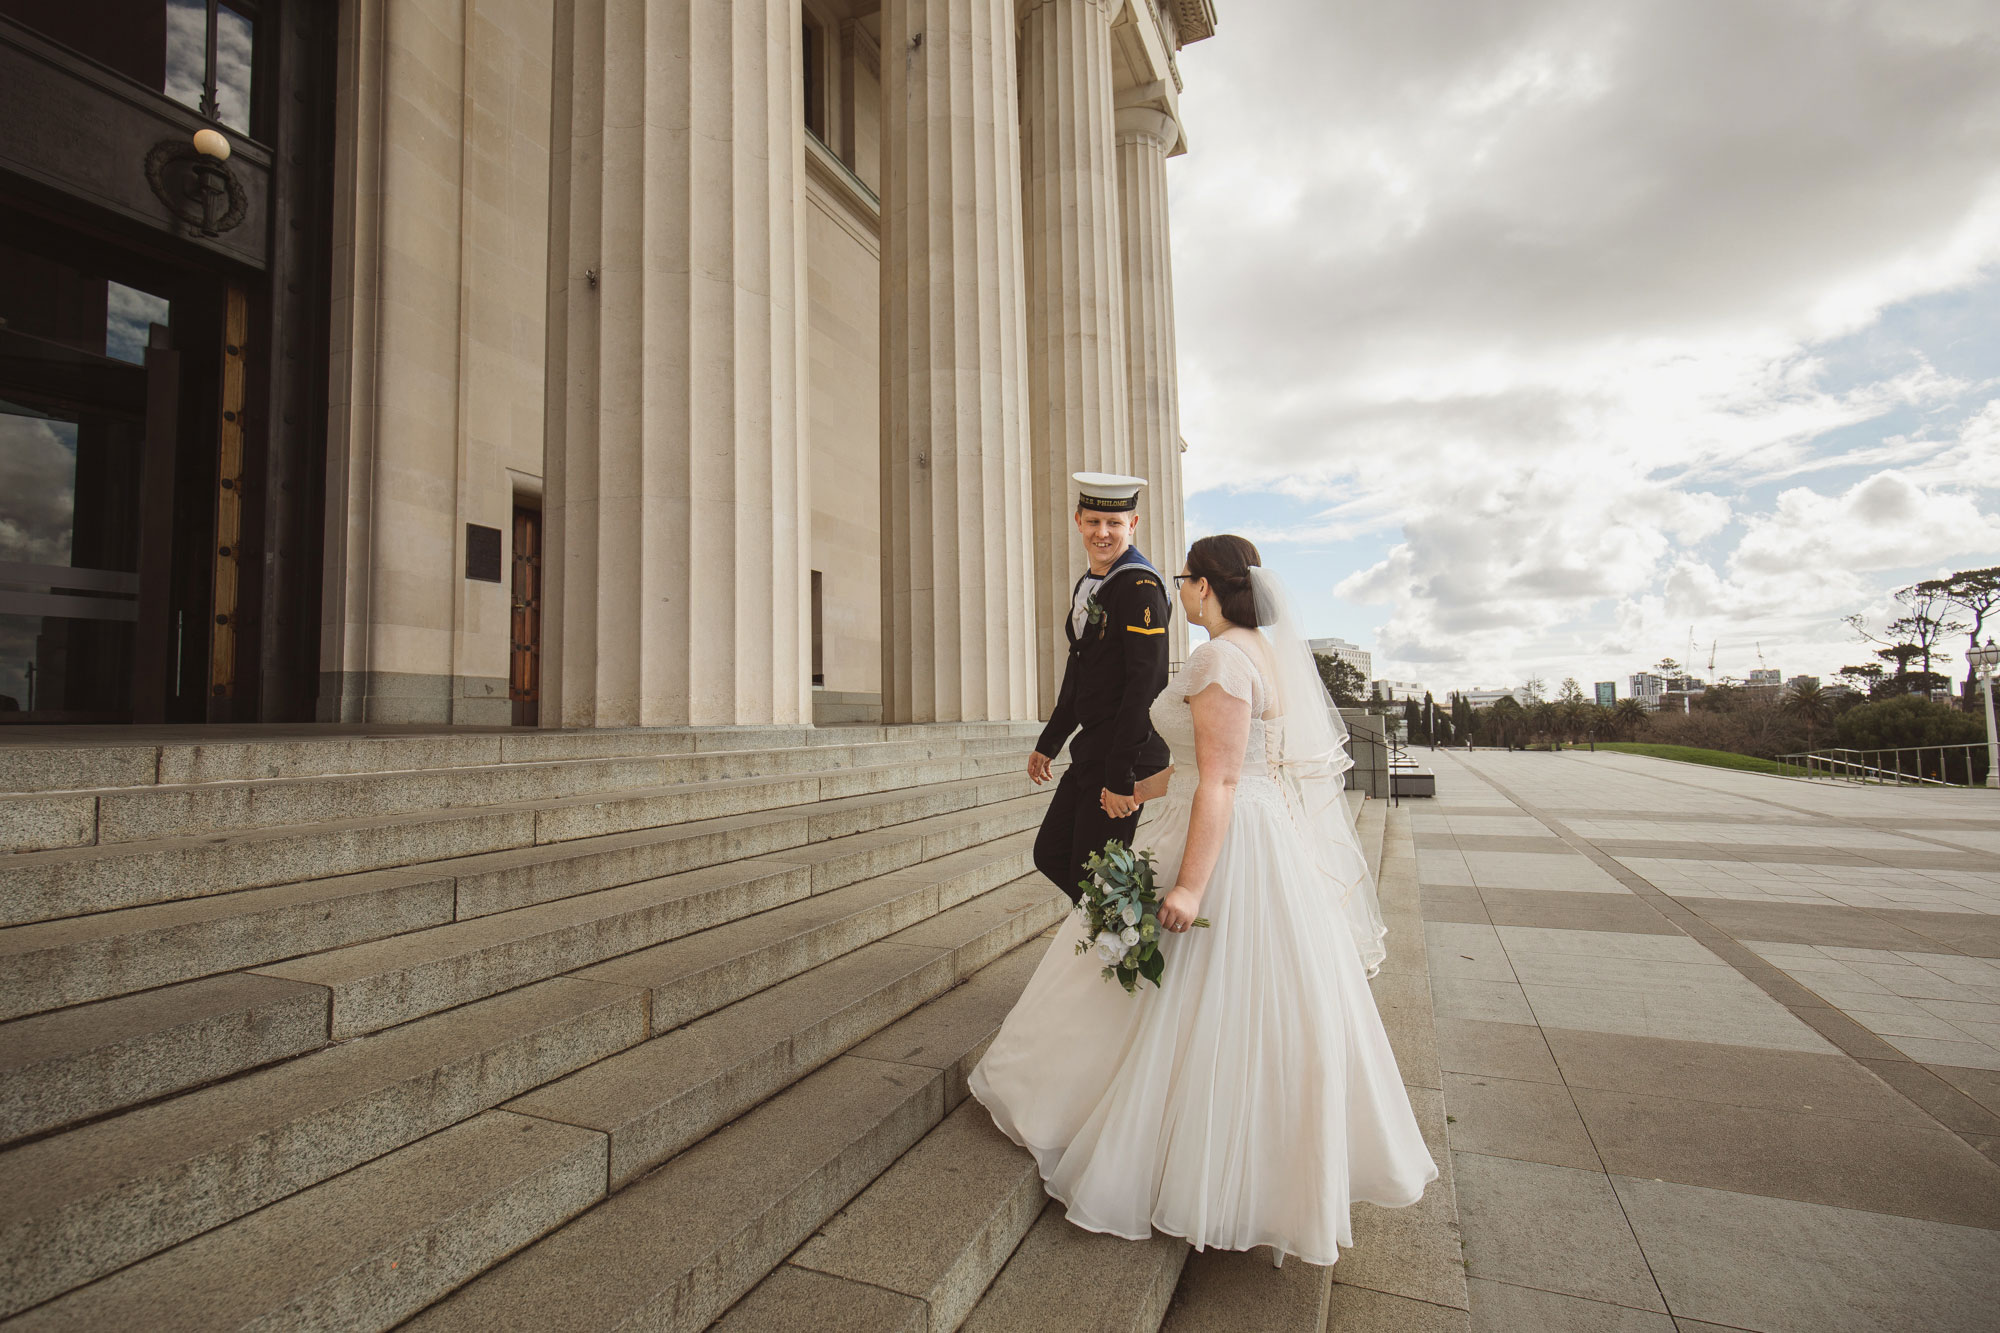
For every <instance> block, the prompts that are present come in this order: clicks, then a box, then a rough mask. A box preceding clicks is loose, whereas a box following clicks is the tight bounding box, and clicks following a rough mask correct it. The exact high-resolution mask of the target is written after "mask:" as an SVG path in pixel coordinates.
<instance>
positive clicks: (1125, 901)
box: [1076, 838, 1208, 991]
mask: <svg viewBox="0 0 2000 1333" xmlns="http://www.w3.org/2000/svg"><path fill="white" fill-rule="evenodd" d="M1084 869H1085V870H1087V871H1089V872H1090V875H1089V877H1088V878H1087V879H1082V880H1079V881H1077V884H1078V887H1079V888H1081V889H1082V890H1083V896H1082V897H1081V898H1079V899H1078V900H1077V904H1076V910H1077V911H1078V912H1080V913H1081V914H1082V915H1083V918H1084V924H1085V925H1087V926H1088V927H1089V928H1090V938H1089V939H1086V940H1079V941H1078V942H1077V946H1076V951H1077V952H1078V953H1086V952H1094V953H1096V955H1097V957H1098V960H1099V961H1100V962H1102V963H1103V964H1104V979H1105V980H1106V981H1116V982H1117V983H1118V984H1119V985H1121V986H1123V987H1124V988H1125V989H1126V990H1127V991H1137V990H1138V989H1139V979H1140V978H1141V977H1144V978H1145V979H1146V980H1147V981H1150V982H1152V983H1153V985H1154V986H1156V987H1157V986H1158V985H1159V984H1160V977H1161V975H1162V974H1163V973H1165V972H1166V970H1167V960H1166V958H1165V957H1163V956H1162V955H1161V953H1160V891H1159V889H1158V888H1156V887H1155V886H1154V884H1153V858H1152V855H1151V854H1150V853H1148V852H1134V851H1133V850H1132V849H1131V848H1130V847H1127V846H1126V845H1125V844H1124V843H1122V842H1120V841H1118V839H1116V838H1113V839H1112V840H1111V841H1110V842H1107V843H1105V844H1104V850H1103V851H1102V852H1101V853H1098V854H1096V855H1093V856H1092V857H1091V858H1090V859H1089V860H1088V861H1086V862H1085V863H1084ZM1194 924H1195V925H1197V926H1201V927H1203V928H1206V927H1207V926H1208V918H1207V917H1196V918H1195V920H1194Z"/></svg>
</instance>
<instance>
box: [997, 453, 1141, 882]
mask: <svg viewBox="0 0 2000 1333" xmlns="http://www.w3.org/2000/svg"><path fill="white" fill-rule="evenodd" d="M1075 480H1076V484H1077V492H1078V494H1077V500H1076V530H1077V532H1078V533H1080V534H1082V537H1083V550H1084V554H1085V556H1087V557H1088V558H1089V560H1090V569H1089V571H1088V572H1087V573H1085V574H1084V576H1083V577H1082V578H1080V579H1078V580H1077V582H1076V588H1075V589H1074V591H1073V592H1072V594H1071V603H1070V615H1069V619H1068V622H1067V623H1066V624H1065V626H1064V629H1065V630H1066V632H1067V633H1068V635H1069V662H1068V664H1067V666H1066V667H1065V668H1064V670H1063V680H1062V692H1061V693H1060V694H1059V695H1058V696H1057V698H1056V709H1055V713H1054V714H1053V715H1052V716H1051V717H1050V718H1049V724H1048V726H1047V727H1045V728H1043V730H1042V736H1041V739H1040V740H1039V741H1037V742H1036V744H1035V753H1033V754H1032V755H1029V756H1028V776H1029V777H1030V778H1032V779H1033V780H1034V781H1035V783H1036V784H1037V785H1040V784H1041V783H1044V782H1047V781H1048V780H1049V777H1050V764H1051V763H1052V762H1053V761H1054V759H1055V757H1056V756H1057V755H1058V754H1060V753H1062V747H1063V742H1064V741H1066V740H1069V738H1070V733H1071V732H1073V731H1074V732H1077V736H1076V739H1075V740H1074V741H1072V742H1071V743H1070V747H1069V757H1070V766H1069V770H1068V771H1067V772H1065V773H1064V774H1063V777H1062V781H1061V782H1060V783H1058V784H1057V785H1056V795H1055V800H1053V801H1052V802H1050V804H1049V811H1048V814H1047V815H1046V816H1045V817H1044V818H1043V819H1042V831H1041V833H1040V834H1039V835H1038V836H1037V837H1036V839H1035V868H1036V869H1037V870H1039V871H1041V872H1042V873H1043V874H1044V875H1047V876H1048V877H1049V879H1050V880H1052V881H1054V883H1055V886H1056V887H1057V888H1059V889H1061V890H1062V891H1063V892H1064V893H1066V894H1068V895H1069V896H1070V900H1071V901H1075V900H1076V899H1077V898H1078V897H1079V896H1080V895H1081V892H1082V890H1081V889H1080V887H1079V885H1080V882H1081V881H1082V879H1083V878H1084V873H1085V872H1084V868H1083V867H1084V862H1085V860H1086V859H1087V858H1089V857H1090V856H1091V855H1092V854H1093V853H1095V852H1100V851H1103V850H1104V844H1105V843H1106V842H1107V841H1109V840H1110V839H1112V838H1117V839H1118V840H1120V841H1121V842H1124V843H1125V844H1127V845H1128V846H1129V845H1130V844H1131V841H1132V835H1133V833H1134V832H1136V831H1137V830H1138V827H1139V802H1138V801H1137V800H1135V799H1134V798H1133V795H1132V788H1133V785H1134V780H1135V779H1137V778H1145V777H1150V776H1151V775H1152V774H1154V773H1157V772H1159V771H1160V770H1161V769H1163V768H1165V767H1166V766H1167V745H1166V742H1165V741H1163V740H1161V739H1160V738H1159V737H1158V736H1157V735H1155V734H1154V732H1153V722H1152V718H1151V716H1150V715H1149V710H1150V709H1151V708H1152V706H1153V698H1154V696H1155V695H1157V694H1159V692H1160V691H1161V690H1163V689H1165V688H1166V684H1167V605H1168V603H1167V592H1166V588H1165V587H1164V583H1165V580H1164V579H1162V578H1161V577H1160V572H1159V570H1157V569H1155V568H1153V566H1152V564H1151V563H1150V562H1148V561H1147V559H1146V557H1145V556H1143V555H1141V554H1139V551H1138V548H1137V547H1135V546H1133V544H1132V542H1133V538H1134V537H1135V536H1136V535H1137V534H1138V529H1139V514H1138V509H1139V490H1140V488H1141V487H1143V486H1144V485H1145V484H1146V483H1145V482H1143V481H1141V480H1140V479H1139V478H1137V477H1118V476H1112V475H1110V474H1107V473H1103V472H1079V473H1076V474H1075ZM1079 728H1081V730H1080V731H1079V730H1078V729H1079Z"/></svg>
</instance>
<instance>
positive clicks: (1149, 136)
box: [1116, 106, 1181, 153]
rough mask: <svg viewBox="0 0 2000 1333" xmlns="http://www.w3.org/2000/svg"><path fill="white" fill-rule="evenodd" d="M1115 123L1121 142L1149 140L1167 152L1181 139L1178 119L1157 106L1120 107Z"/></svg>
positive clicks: (1143, 141) (1163, 151)
mask: <svg viewBox="0 0 2000 1333" xmlns="http://www.w3.org/2000/svg"><path fill="white" fill-rule="evenodd" d="M1116 124H1117V131H1118V142H1119V143H1121V144H1126V143H1145V142H1148V141H1150V142H1152V143H1155V144H1157V145H1159V149H1160V151H1161V152H1162V153H1169V152H1172V151H1173V147H1174V145H1175V144H1177V143H1179V142H1180V141H1181V123H1180V121H1178V120H1176V119H1174V117H1173V116H1172V115H1171V114H1170V113H1168V112H1165V111H1161V110H1159V109H1158V108H1157V107H1150V106H1127V107H1120V108H1119V109H1118V112H1117V120H1116Z"/></svg>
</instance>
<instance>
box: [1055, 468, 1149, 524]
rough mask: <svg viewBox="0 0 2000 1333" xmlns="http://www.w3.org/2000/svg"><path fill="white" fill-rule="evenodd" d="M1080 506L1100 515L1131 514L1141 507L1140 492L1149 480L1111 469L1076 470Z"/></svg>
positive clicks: (1077, 497)
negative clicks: (1119, 474)
mask: <svg viewBox="0 0 2000 1333" xmlns="http://www.w3.org/2000/svg"><path fill="white" fill-rule="evenodd" d="M1070 477H1071V479H1072V480H1073V481H1075V482H1076V491H1077V495H1076V507H1077V508H1078V509H1089V510H1093V511H1094V512H1096V513H1100V514H1129V513H1131V512H1132V511H1133V510H1135V509H1137V508H1138V507H1139V492H1140V491H1141V490H1143V489H1144V488H1145V485H1146V482H1145V480H1144V478H1141V477H1121V476H1118V475H1116V474H1115V473H1110V472H1073V473H1071V474H1070Z"/></svg>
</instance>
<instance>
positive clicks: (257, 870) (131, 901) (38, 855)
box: [0, 755, 1034, 926]
mask: <svg viewBox="0 0 2000 1333" xmlns="http://www.w3.org/2000/svg"><path fill="white" fill-rule="evenodd" d="M999 759H1002V760H1005V761H1006V763H1005V764H1004V765H1001V767H1002V768H1003V774H997V775H984V774H975V775H973V776H971V777H959V778H955V779H953V780H940V779H938V778H937V777H936V775H935V774H930V775H918V774H915V773H914V772H913V770H912V769H910V768H908V767H904V768H890V769H882V770H876V769H869V770H855V771H853V772H850V773H842V774H830V775H827V776H826V777H825V778H824V779H822V778H818V777H812V778H773V779H752V780H746V781H743V782H737V783H721V784H691V785H688V786H684V787H681V788H679V789H667V790H663V791H659V792H655V793H651V794H650V795H645V796H630V797H626V798H621V799H618V800H613V801H609V802H607V801H603V800H601V799H599V798H595V797H586V798H571V799H568V800H558V801H549V802H541V803H516V804H512V805H505V806H499V807H494V808H490V809H482V810H476V811H475V810H466V811H428V810H426V811H416V812H412V813H408V814H401V815H389V816H378V817H369V818H361V819H329V820H326V821H323V822H320V823H317V824H311V825H304V826H300V827H296V828H292V827H286V828H276V829H258V830H253V831H250V832H241V833H234V834H225V835H222V836H218V837H190V838H169V839H160V840H156V841H151V842H142V843H130V844H116V845H112V846H103V847H77V848H65V849H58V850H54V851H44V852H30V853H23V854H20V855H16V856H11V857H0V926H14V925H24V924H31V923H35V922H41V921H51V920H60V919H63V918H67V917H73V916H78V915H82V914H85V913H95V912H106V911H115V910H118V909H120V908H129V907H140V906H146V905H149V904H154V903H160V902H169V901H180V900H185V899H191V898H197V897H205V896H209V895H214V894H220V893H229V892H234V891H237V890H241V889H250V888H264V887H269V886H273V885H279V884H293V883H298V882H301V881H305V880H313V879H322V878H327V877H332V876H345V875H355V874H363V873H367V872H370V871H376V870H384V869H393V868H397V867H402V866H413V865H421V864H428V863H433V862H445V861H454V860H462V859H463V858H466V857H471V856H478V855H482V854H494V853H510V852H511V853H515V854H517V856H516V859H515V860H514V861H512V862H509V861H506V860H499V861H493V862H487V863H475V864H474V865H473V866H471V867H470V873H471V874H473V875H490V876H493V877H494V878H493V881H492V882H491V883H482V884H480V885H475V887H474V894H475V896H477V895H478V894H479V893H481V892H485V893H487V894H489V895H490V896H491V897H492V898H493V899H494V901H492V902H490V903H488V904H487V906H486V909H485V910H499V909H500V908H502V907H504V906H520V905H524V902H525V901H544V900H546V899H545V898H544V897H537V896H535V893H536V890H534V889H533V887H532V886H529V887H527V888H526V889H525V891H524V888H523V886H522V885H521V884H520V883H519V881H520V880H521V879H522V878H528V879H532V878H533V877H534V871H535V869H536V868H537V867H539V866H542V865H545V864H547V863H548V862H550V861H556V860H561V859H562V858H563V857H564V856H565V853H564V852H563V851H561V850H560V849H559V848H558V847H556V846H554V844H559V843H568V842H577V843H583V844H585V845H582V846H578V847H576V848H575V849H574V851H575V854H578V855H584V854H590V853H593V852H596V851H598V850H600V849H602V850H616V851H624V852H629V851H631V850H632V848H634V847H637V846H640V845H643V844H644V843H645V842H646V841H647V840H648V835H649V834H650V835H657V836H661V837H665V836H668V835H666V834H661V833H660V830H663V829H686V828H687V826H689V825H694V824H702V825H704V826H705V827H704V828H702V829H687V831H686V833H685V834H676V835H673V836H694V835H695V834H697V833H710V834H713V835H715V838H714V840H713V841H712V844H711V846H712V847H713V848H714V849H715V850H714V851H713V852H712V853H711V856H712V857H713V859H730V857H731V855H741V854H743V853H742V852H740V851H735V850H734V849H733V848H732V840H731V835H732V834H737V833H745V834H747V835H748V836H750V837H752V838H753V839H754V838H756V837H763V838H764V839H765V841H766V842H767V843H768V842H773V841H779V840H789V841H791V843H792V845H796V844H797V843H798V842H804V841H812V840H816V839H819V838H828V837H840V836H843V835H845V834H848V833H860V832H867V831H870V830H873V829H876V828H882V827H886V826H888V825H891V824H899V823H907V822H910V821H912V820H915V819H921V818H927V817H930V816H934V815H941V814H948V813H952V812H954V811H959V810H965V809H969V808H971V807H973V806H976V805H982V804H987V803H990V802H993V801H1000V800H1007V799H1012V798H1016V797H1020V796H1025V795H1029V794H1031V793H1032V792H1033V790H1034V789H1033V787H1032V786H1031V785H1030V784H1029V782H1028V780H1027V777H1026V775H1025V773H1021V772H1018V771H1016V770H1018V769H1019V767H1020V766H1019V765H1015V764H1013V762H1012V756H1004V755H1003V756H999ZM949 762H956V763H958V764H960V765H965V764H971V765H974V766H976V767H982V768H983V767H987V766H991V765H992V764H993V762H994V761H993V760H991V759H987V760H959V761H949ZM857 778H858V779H859V780H860V781H861V782H862V783H864V784H873V787H874V789H872V790H869V791H863V792H849V791H846V790H845V789H846V788H847V787H849V786H852V785H854V784H855V782H856V780H857ZM918 783H922V784H923V785H916V784H918ZM823 787H824V788H827V789H830V790H831V789H838V790H840V791H841V794H840V795H838V796H833V795H831V794H829V795H827V796H820V795H816V794H815V793H818V792H820V791H821V790H822V788H823ZM787 812H789V813H787ZM759 815H761V816H764V817H765V818H766V819H767V820H768V821H770V822H771V823H773V824H776V825H781V826H783V825H792V826H793V827H780V828H775V829H773V828H766V827H765V825H764V824H763V823H761V822H759V821H758V820H757V818H756V817H757V816H759ZM731 818H739V819H744V820H746V821H747V822H746V823H743V824H740V825H729V826H724V825H716V824H714V823H713V822H712V821H715V820H721V819H731ZM618 834H625V835H628V841H627V842H626V843H625V844H622V845H620V846H618V847H616V848H608V847H606V845H605V844H603V843H600V842H597V841H590V840H591V839H593V838H605V837H611V836H614V835H618ZM770 850H776V848H775V847H772V848H770ZM752 854H754V853H752ZM698 857H699V852H698V851H697V852H696V853H695V856H694V857H692V858H691V863H699V862H698ZM614 860H615V858H614ZM709 863H712V861H710V862H709ZM675 868H678V869H686V868H689V866H688V865H687V864H683V865H679V866H677V867H675ZM652 873H653V874H660V873H668V871H666V870H662V869H658V868H655V869H653V870H652ZM633 877H634V878H648V877H650V876H648V875H647V874H645V873H640V872H639V871H638V870H635V871H634V874H633ZM619 882H630V881H629V880H625V881H619ZM588 887H610V885H608V884H597V885H592V886H588ZM566 891H567V892H581V891H584V889H580V888H579V889H569V890H564V889H563V888H562V887H561V886H560V885H558V886H556V887H555V888H554V889H552V890H544V892H546V893H547V896H562V893H563V892H566Z"/></svg>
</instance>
